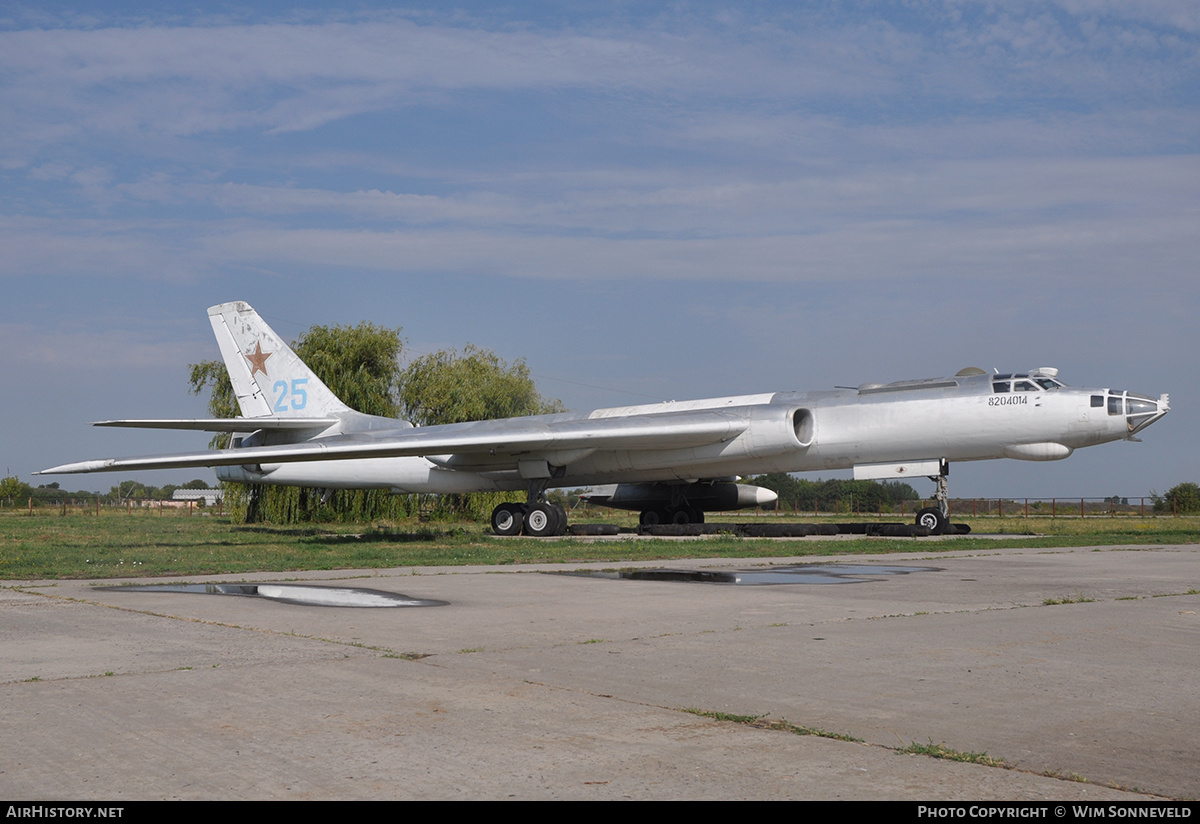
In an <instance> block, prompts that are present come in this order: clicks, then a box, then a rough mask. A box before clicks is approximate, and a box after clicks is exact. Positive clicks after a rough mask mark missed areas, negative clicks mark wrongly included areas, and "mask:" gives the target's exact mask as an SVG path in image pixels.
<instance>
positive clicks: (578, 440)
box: [36, 410, 748, 475]
mask: <svg viewBox="0 0 1200 824" xmlns="http://www.w3.org/2000/svg"><path fill="white" fill-rule="evenodd" d="M252 421H253V419H247V418H242V419H236V418H235V419H230V421H229V423H230V429H228V430H222V431H237V432H245V431H247V430H248V429H252V428H254V427H253V425H252ZM126 423H128V422H126ZM168 423H174V424H178V423H181V421H170V422H168ZM196 423H201V422H199V421H197V422H196ZM203 423H204V424H205V425H206V426H207V425H211V424H213V423H215V421H204V422H203ZM234 424H236V427H235V426H234ZM247 424H251V425H250V426H247ZM113 425H117V422H113ZM309 426H311V423H310V424H309ZM747 426H748V420H746V419H745V418H742V417H741V416H739V415H737V414H736V411H735V410H721V411H716V410H696V411H688V412H682V413H675V414H658V415H635V416H630V417H626V418H585V419H571V420H553V419H549V420H548V419H546V418H512V419H509V420H503V421H478V422H474V423H460V424H449V425H446V426H430V427H422V428H413V429H403V430H397V431H394V432H369V433H368V432H362V433H355V434H347V435H333V436H330V437H326V438H314V439H312V440H309V441H304V442H301V443H295V444H281V445H276V446H251V447H242V448H239V449H221V450H215V451H207V452H199V453H192V454H173V455H151V456H144V457H137V458H105V459H101V460H95V461H80V462H79V463H71V464H63V465H62V466H55V467H52V468H50V469H45V470H42V472H40V473H36V474H47V475H48V474H72V473H79V472H109V471H117V470H136V469H177V468H185V467H202V466H236V465H252V464H277V463H292V462H304V461H337V460H354V459H359V458H400V457H411V456H428V455H434V456H439V455H453V456H470V455H478V454H486V455H492V456H512V457H513V458H514V460H515V459H516V458H517V456H518V455H519V456H521V457H522V458H525V457H529V458H533V459H536V458H537V457H538V456H539V455H540V454H544V453H550V452H554V453H562V452H573V453H577V454H576V455H575V457H576V458H578V457H581V456H583V455H585V454H589V453H590V452H593V451H595V450H597V449H676V448H684V447H692V446H702V445H705V444H710V443H718V442H722V441H727V440H730V439H732V438H735V437H737V436H738V435H739V434H741V433H742V432H743V431H745V429H746V427H747ZM167 428H182V427H167ZM187 428H191V427H187ZM195 428H203V427H200V426H196V427H195Z"/></svg>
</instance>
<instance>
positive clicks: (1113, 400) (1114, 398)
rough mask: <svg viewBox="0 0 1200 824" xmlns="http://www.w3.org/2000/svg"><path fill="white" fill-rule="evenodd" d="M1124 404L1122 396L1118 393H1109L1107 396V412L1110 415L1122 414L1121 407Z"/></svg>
mask: <svg viewBox="0 0 1200 824" xmlns="http://www.w3.org/2000/svg"><path fill="white" fill-rule="evenodd" d="M1124 405H1125V399H1124V398H1122V397H1121V396H1120V395H1109V396H1108V414H1110V415H1122V414H1124V412H1125V410H1124V409H1122V407H1123V406H1124Z"/></svg>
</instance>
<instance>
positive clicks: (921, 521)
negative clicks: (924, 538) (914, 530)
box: [917, 506, 949, 535]
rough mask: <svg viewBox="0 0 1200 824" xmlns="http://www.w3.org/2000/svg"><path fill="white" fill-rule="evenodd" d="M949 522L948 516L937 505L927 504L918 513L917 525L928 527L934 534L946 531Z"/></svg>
mask: <svg viewBox="0 0 1200 824" xmlns="http://www.w3.org/2000/svg"><path fill="white" fill-rule="evenodd" d="M948 524H949V521H948V520H947V519H946V516H945V515H943V514H942V510H940V509H938V508H937V507H936V506H927V507H925V508H924V509H922V510H921V511H920V512H918V513H917V526H923V527H926V528H927V529H928V530H929V531H930V533H931V534H933V535H941V534H942V533H944V532H945V531H946V527H947V525H948Z"/></svg>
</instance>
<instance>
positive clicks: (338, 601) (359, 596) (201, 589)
mask: <svg viewBox="0 0 1200 824" xmlns="http://www.w3.org/2000/svg"><path fill="white" fill-rule="evenodd" d="M101 589H106V590H110V591H112V592H191V593H199V594H201V595H241V596H243V597H250V598H266V599H267V600H270V601H278V602H279V603H281V604H301V605H304V606H310V607H440V606H445V605H446V603H447V602H446V601H426V600H421V599H419V598H409V597H408V596H407V595H401V594H400V593H398V592H384V591H383V590H379V589H359V588H356V587H314V586H295V585H292V584H149V585H147V586H124V587H101Z"/></svg>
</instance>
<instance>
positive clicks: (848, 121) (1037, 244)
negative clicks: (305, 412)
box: [0, 0, 1200, 497]
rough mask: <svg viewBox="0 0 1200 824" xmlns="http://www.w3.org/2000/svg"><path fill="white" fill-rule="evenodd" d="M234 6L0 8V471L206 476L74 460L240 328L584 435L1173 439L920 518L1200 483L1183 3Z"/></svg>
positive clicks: (1198, 116) (1086, 457)
mask: <svg viewBox="0 0 1200 824" xmlns="http://www.w3.org/2000/svg"><path fill="white" fill-rule="evenodd" d="M251 5H252V6H253V7H252V8H246V7H244V6H243V4H232V3H217V2H208V3H206V2H203V1H202V0H199V1H198V2H189V3H186V4H183V3H176V4H173V3H169V2H168V3H162V2H156V3H152V4H151V3H137V2H131V3H123V4H95V3H60V2H44V3H36V4H34V3H9V2H0V289H2V290H3V292H2V293H0V346H2V347H3V352H4V356H3V358H2V359H0V379H2V380H3V384H2V386H3V391H2V392H0V422H2V424H3V432H4V435H3V440H2V441H0V444H2V446H3V449H2V454H0V458H2V461H3V469H4V471H5V474H14V475H17V476H19V477H20V478H21V479H22V480H25V481H27V482H30V483H32V484H34V485H37V484H38V483H45V482H47V481H49V480H58V481H59V482H60V483H61V484H62V485H63V486H64V487H66V488H68V489H103V490H107V489H108V488H109V486H111V485H113V484H115V483H116V482H117V481H118V480H120V479H122V478H123V477H124V476H121V477H118V476H116V475H91V476H58V477H56V478H54V479H50V478H41V477H30V475H29V473H30V472H32V471H35V470H37V469H42V468H45V467H47V466H52V465H56V464H60V463H65V462H68V461H77V460H83V459H90V458H98V457H111V456H117V455H121V456H125V455H137V454H154V453H161V452H174V451H188V450H193V449H197V448H202V447H203V446H204V444H205V443H206V442H207V438H206V436H204V435H203V434H197V433H180V432H137V431H121V430H107V429H94V428H91V427H90V426H89V425H88V424H89V422H91V421H95V420H104V419H112V418H130V417H205V416H206V410H205V405H204V400H205V399H204V398H202V397H195V396H192V395H190V394H189V393H188V386H187V377H188V368H187V367H188V364H190V363H196V362H198V361H202V360H208V359H215V358H217V357H218V351H217V348H216V344H215V342H214V340H213V338H212V334H211V330H210V327H209V325H208V321H207V317H206V314H205V309H206V308H207V307H208V306H210V305H213V304H216V303H222V302H225V301H230V300H245V301H248V302H249V303H251V304H252V305H253V306H254V307H255V308H256V309H257V310H258V311H259V312H260V313H261V314H262V315H263V317H264V318H265V319H266V320H267V321H268V322H269V323H270V324H272V325H273V326H274V328H275V329H276V330H277V331H278V332H280V333H281V334H282V335H284V336H285V337H289V338H294V337H295V336H297V335H299V334H300V333H302V332H303V331H304V330H306V329H307V328H309V327H310V326H312V325H314V324H322V325H329V324H357V323H359V322H361V321H370V322H372V323H375V324H378V325H382V326H387V327H401V328H402V330H403V336H404V338H405V340H406V341H407V346H406V350H405V351H406V353H407V355H408V356H409V357H413V356H419V355H423V354H427V353H429V352H433V351H437V350H439V349H443V348H461V347H463V346H464V345H465V344H467V343H468V342H469V343H473V344H475V345H477V346H481V347H484V348H488V349H493V350H495V351H496V352H497V353H498V354H499V355H500V356H501V357H503V358H506V359H508V360H515V359H517V358H524V359H525V360H526V361H527V363H528V365H529V368H530V370H531V372H532V373H533V375H534V376H535V377H536V379H537V381H538V386H539V389H540V390H541V391H542V393H543V394H545V395H547V396H550V397H556V398H560V399H562V401H563V402H564V403H565V404H566V405H567V407H569V408H571V409H574V410H576V411H586V410H589V409H592V408H596V407H602V406H618V405H627V404H631V403H641V402H650V401H654V400H664V399H666V400H670V399H675V400H684V399H689V398H702V397H711V396H720V395H730V394H742V393H756V392H768V391H783V390H812V389H827V388H831V387H833V386H835V385H857V384H860V383H864V382H874V381H891V380H900V379H906V378H921V377H933V376H940V375H949V374H953V373H954V372H956V371H958V370H959V369H961V368H963V367H966V366H979V367H982V368H984V369H987V370H989V371H990V370H992V369H993V368H995V369H999V370H1000V371H1001V372H1010V371H1024V370H1026V369H1030V368H1034V367H1039V366H1056V367H1058V368H1059V369H1060V378H1062V379H1063V380H1064V381H1065V382H1066V383H1068V384H1075V385H1084V386H1095V387H1112V388H1117V389H1129V390H1133V391H1137V392H1141V393H1145V394H1149V395H1152V396H1157V395H1158V394H1160V393H1162V392H1169V393H1170V394H1171V405H1172V412H1171V413H1170V414H1169V415H1168V416H1167V417H1166V418H1164V419H1163V420H1162V421H1160V422H1158V423H1156V424H1155V425H1154V426H1153V427H1151V428H1150V429H1148V430H1146V431H1145V432H1144V433H1142V437H1143V440H1144V442H1142V443H1124V442H1122V443H1115V444H1107V445H1102V446H1098V447H1092V448H1089V449H1085V450H1080V451H1078V452H1077V453H1076V454H1075V455H1074V456H1072V457H1071V458H1069V459H1067V460H1066V461H1060V462H1055V463H1046V464H1043V463H1026V462H1019V461H989V462H982V463H964V464H957V465H955V466H954V467H952V470H951V487H950V489H951V494H952V495H955V496H960V495H961V496H989V497H997V496H1011V497H1049V496H1060V497H1080V496H1088V497H1091V496H1101V495H1113V494H1117V495H1122V496H1127V497H1136V496H1143V495H1147V494H1149V493H1150V492H1151V491H1152V490H1157V491H1158V492H1163V491H1165V490H1166V489H1167V488H1169V487H1171V486H1174V485H1175V484H1177V483H1179V482H1181V481H1188V480H1191V481H1198V480H1200V466H1198V461H1197V458H1198V456H1200V439H1197V438H1196V437H1195V433H1196V432H1197V431H1200V412H1198V411H1197V410H1198V409H1200V398H1198V397H1197V394H1198V393H1197V353H1198V350H1200V346H1198V344H1200V333H1198V332H1197V325H1196V318H1197V316H1198V311H1197V310H1198V309H1200V278H1198V277H1197V274H1198V273H1197V261H1198V260H1200V5H1197V4H1196V3H1194V2H1191V0H1144V1H1143V2H1139V3H1136V4H1134V3H1125V2H1115V0H1059V2H1041V1H1039V2H1027V3H1026V2H1020V0H1014V2H1005V3H990V2H987V3H985V2H969V1H968V0H961V1H959V0H946V2H916V0H913V2H906V3H890V4H879V3H873V2H862V3H858V2H842V3H836V2H833V3H817V4H807V3H800V4H796V3H770V2H761V3H736V4H734V3H716V2H711V3H710V2H695V3H691V2H679V3H669V4H644V3H620V2H606V3H570V4H557V3H548V2H547V3H522V4H514V5H502V4H494V3H462V4H457V5H455V4H452V3H444V2H439V3H432V4H412V5H394V4H391V3H372V2H360V3H351V4H347V5H343V6H340V7H338V8H336V9H330V8H329V6H331V5H332V4H328V3H319V4H307V5H306V4H292V3H260V4H251ZM109 6H112V7H113V8H111V9H109V8H107V7H109ZM196 474H197V471H196V470H187V471H183V472H180V473H172V472H158V473H144V474H143V475H141V476H136V477H138V478H139V480H143V481H144V482H147V483H154V484H156V485H161V484H163V483H168V482H172V483H178V482H181V481H183V480H188V479H189V478H192V477H196ZM827 474H828V473H827ZM843 474H845V473H843ZM204 477H206V478H207V477H210V475H209V474H205V475H204ZM918 486H919V489H918V491H919V492H921V493H922V494H929V492H930V491H931V490H932V484H929V483H927V482H919V483H918ZM926 487H928V488H926Z"/></svg>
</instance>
